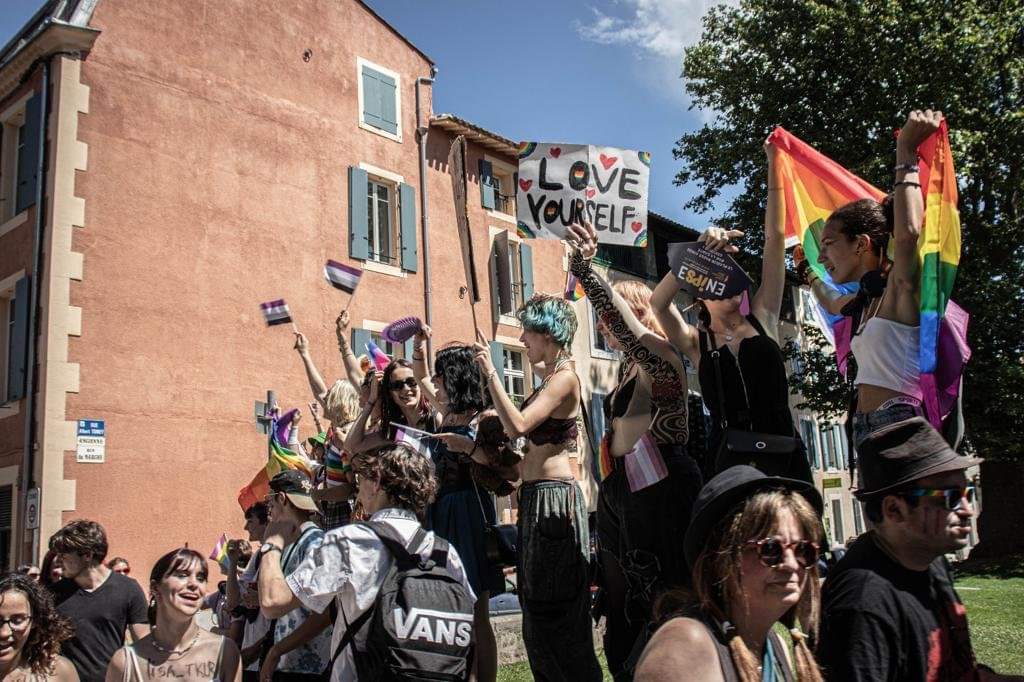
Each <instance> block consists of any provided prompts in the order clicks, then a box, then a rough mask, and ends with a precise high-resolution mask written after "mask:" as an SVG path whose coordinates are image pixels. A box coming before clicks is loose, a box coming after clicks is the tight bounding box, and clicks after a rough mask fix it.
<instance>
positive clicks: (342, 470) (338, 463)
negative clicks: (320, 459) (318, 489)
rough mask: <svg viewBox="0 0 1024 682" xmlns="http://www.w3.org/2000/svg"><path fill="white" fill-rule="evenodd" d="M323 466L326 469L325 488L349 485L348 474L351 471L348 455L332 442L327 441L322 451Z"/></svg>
mask: <svg viewBox="0 0 1024 682" xmlns="http://www.w3.org/2000/svg"><path fill="white" fill-rule="evenodd" d="M324 466H325V467H327V472H326V473H327V487H328V488H333V487H335V486H339V485H342V484H345V483H349V475H348V472H349V471H351V470H352V465H351V463H350V462H349V457H348V453H347V452H345V451H344V450H341V449H339V448H338V447H337V446H336V445H335V444H334V441H333V440H328V441H327V449H326V450H325V451H324Z"/></svg>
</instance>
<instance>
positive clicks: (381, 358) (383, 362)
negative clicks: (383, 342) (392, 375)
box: [366, 341, 391, 372]
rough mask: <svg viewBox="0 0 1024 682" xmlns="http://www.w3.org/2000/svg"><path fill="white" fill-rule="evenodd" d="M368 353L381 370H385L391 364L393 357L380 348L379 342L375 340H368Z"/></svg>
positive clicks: (378, 369)
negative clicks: (376, 342)
mask: <svg viewBox="0 0 1024 682" xmlns="http://www.w3.org/2000/svg"><path fill="white" fill-rule="evenodd" d="M366 354H367V355H368V356H369V357H370V361H371V362H372V363H373V366H374V367H375V368H376V369H377V371H379V372H383V371H384V370H386V369H387V368H388V365H390V364H391V358H389V357H388V355H387V353H385V352H384V351H382V350H381V349H380V348H378V347H377V344H375V343H374V342H373V341H367V342H366Z"/></svg>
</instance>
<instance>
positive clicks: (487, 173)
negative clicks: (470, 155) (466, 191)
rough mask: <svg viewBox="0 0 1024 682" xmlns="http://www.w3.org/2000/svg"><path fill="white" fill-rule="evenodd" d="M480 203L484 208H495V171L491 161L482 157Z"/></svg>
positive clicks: (480, 166)
mask: <svg viewBox="0 0 1024 682" xmlns="http://www.w3.org/2000/svg"><path fill="white" fill-rule="evenodd" d="M479 168H480V173H479V180H480V205H481V206H483V207H484V208H489V209H492V210H493V209H494V185H493V184H492V183H493V182H494V176H493V175H492V173H493V172H494V171H493V169H492V167H491V162H490V161H484V160H483V159H480V163H479Z"/></svg>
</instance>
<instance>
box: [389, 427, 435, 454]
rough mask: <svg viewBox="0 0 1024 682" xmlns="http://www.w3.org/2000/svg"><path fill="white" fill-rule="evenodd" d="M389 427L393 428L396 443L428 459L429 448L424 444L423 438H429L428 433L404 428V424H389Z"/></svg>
mask: <svg viewBox="0 0 1024 682" xmlns="http://www.w3.org/2000/svg"><path fill="white" fill-rule="evenodd" d="M391 425H392V426H394V427H395V442H396V443H404V444H405V445H408V446H409V447H410V448H412V449H413V450H415V451H416V452H418V453H420V454H421V455H423V456H424V457H430V448H428V447H427V444H426V443H425V442H424V439H425V438H429V437H430V435H431V434H430V433H427V432H426V431H420V430H419V429H414V428H412V427H411V426H406V425H405V424H396V423H395V422H391Z"/></svg>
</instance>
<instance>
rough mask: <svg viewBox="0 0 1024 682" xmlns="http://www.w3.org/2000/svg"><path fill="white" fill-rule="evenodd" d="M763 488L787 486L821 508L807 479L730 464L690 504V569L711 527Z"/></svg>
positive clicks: (819, 496) (819, 510) (817, 497)
mask: <svg viewBox="0 0 1024 682" xmlns="http://www.w3.org/2000/svg"><path fill="white" fill-rule="evenodd" d="M764 490H787V491H791V492H795V493H799V494H800V495H803V496H804V498H806V499H807V501H808V502H810V503H811V506H812V507H814V509H815V511H817V512H818V515H819V516H821V514H822V512H823V511H824V508H825V507H824V504H823V503H822V501H821V494H820V493H819V492H818V491H817V490H816V489H815V487H814V486H813V485H811V484H810V483H808V482H807V481H800V480H797V479H795V478H783V477H781V476H766V475H765V474H763V473H761V472H760V471H759V470H757V469H755V468H754V467H752V466H747V465H745V464H740V465H737V466H734V467H729V468H728V469H726V470H725V471H723V472H721V473H720V474H718V475H717V476H715V477H714V478H712V479H711V480H710V481H708V482H707V483H705V484H704V487H703V488H701V489H700V494H698V495H697V501H696V502H695V503H694V505H693V515H692V516H691V517H690V526H689V527H688V528H687V529H686V540H685V544H684V549H685V552H686V563H687V564H689V566H690V568H691V569H692V568H693V566H694V564H695V563H696V562H697V557H698V556H699V555H700V553H701V550H703V549H704V546H705V545H706V544H707V539H708V536H709V535H710V534H711V530H712V529H713V528H714V527H715V526H716V525H718V523H719V522H720V521H721V520H722V519H723V518H724V517H725V515H726V514H727V513H728V512H729V510H730V509H732V508H733V507H735V506H736V505H737V504H739V503H740V502H742V501H744V500H746V499H748V498H749V497H751V496H752V495H754V494H755V493H759V492H762V491H764Z"/></svg>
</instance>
